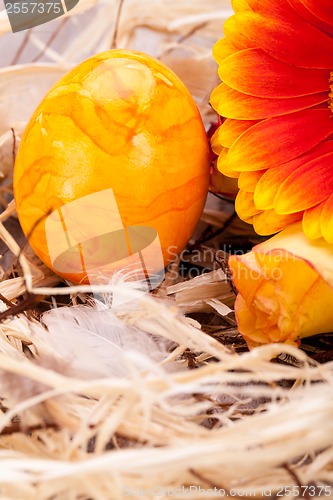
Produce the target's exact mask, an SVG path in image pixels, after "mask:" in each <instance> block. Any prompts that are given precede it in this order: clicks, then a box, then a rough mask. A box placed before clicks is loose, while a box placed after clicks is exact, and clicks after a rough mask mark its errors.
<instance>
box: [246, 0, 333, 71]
mask: <svg viewBox="0 0 333 500" xmlns="http://www.w3.org/2000/svg"><path fill="white" fill-rule="evenodd" d="M248 4H249V6H250V7H251V9H252V11H254V12H250V11H246V12H244V11H243V12H238V13H237V14H236V21H237V25H238V30H239V31H240V32H241V33H242V34H243V35H244V36H245V37H246V38H248V39H249V40H251V41H252V42H253V43H254V44H255V46H258V47H261V48H262V49H263V50H265V51H266V52H267V53H268V54H270V55H271V56H273V57H275V58H276V59H278V60H280V61H283V62H286V63H288V64H292V65H295V66H299V67H303V68H327V69H331V68H332V67H333V40H332V38H330V37H329V36H328V35H326V34H325V33H323V32H322V31H320V30H319V29H317V28H316V27H315V26H312V25H311V24H309V23H308V22H307V21H306V20H305V19H303V18H301V17H300V16H299V15H297V13H296V12H295V11H294V9H293V8H292V7H291V6H290V4H289V3H288V2H286V1H283V2H282V1H281V0H249V1H248Z"/></svg>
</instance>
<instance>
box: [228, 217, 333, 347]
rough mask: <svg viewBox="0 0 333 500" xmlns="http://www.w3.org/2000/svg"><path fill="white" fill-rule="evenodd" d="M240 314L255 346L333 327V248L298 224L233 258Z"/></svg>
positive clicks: (245, 333)
mask: <svg viewBox="0 0 333 500" xmlns="http://www.w3.org/2000/svg"><path fill="white" fill-rule="evenodd" d="M229 265H230V269H231V272H232V276H233V281H234V283H235V286H236V287H237V289H238V291H239V294H238V296H237V299H236V303H235V313H236V318H237V323H238V328H239V331H240V333H241V334H242V335H243V337H244V338H245V340H246V342H247V344H248V346H249V347H250V348H252V347H255V346H258V345H261V344H267V343H270V342H285V343H288V344H297V343H298V342H299V339H300V338H303V337H308V336H310V335H314V334H318V333H326V332H330V331H333V246H332V245H330V244H328V243H327V242H326V241H325V240H324V239H318V240H315V241H309V240H308V239H307V238H306V236H304V234H303V232H302V226H301V223H297V224H294V225H293V226H290V227H289V228H287V229H285V230H284V231H282V232H281V233H279V234H277V235H275V236H273V237H272V238H270V239H269V240H267V241H265V242H263V243H260V244H259V245H257V246H255V247H254V248H253V249H252V251H251V252H249V253H247V254H245V255H233V256H231V257H230V260H229Z"/></svg>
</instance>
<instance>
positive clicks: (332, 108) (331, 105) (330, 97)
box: [328, 71, 333, 113]
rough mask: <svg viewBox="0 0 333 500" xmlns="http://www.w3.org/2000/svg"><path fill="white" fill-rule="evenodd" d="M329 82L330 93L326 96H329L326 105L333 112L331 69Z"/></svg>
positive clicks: (332, 77) (332, 73) (332, 72)
mask: <svg viewBox="0 0 333 500" xmlns="http://www.w3.org/2000/svg"><path fill="white" fill-rule="evenodd" d="M329 83H330V93H329V94H328V97H329V99H328V106H329V108H330V110H331V111H332V113H333V71H331V73H330V80H329Z"/></svg>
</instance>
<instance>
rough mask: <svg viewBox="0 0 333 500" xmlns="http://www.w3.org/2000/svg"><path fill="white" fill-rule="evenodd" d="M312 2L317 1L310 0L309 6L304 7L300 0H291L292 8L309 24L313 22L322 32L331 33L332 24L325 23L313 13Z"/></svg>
mask: <svg viewBox="0 0 333 500" xmlns="http://www.w3.org/2000/svg"><path fill="white" fill-rule="evenodd" d="M329 1H330V0H329ZM313 3H317V0H314V2H312V5H311V6H310V5H309V7H308V8H307V7H305V4H304V2H303V1H302V0H292V6H293V8H294V9H295V10H296V11H297V12H298V13H299V14H300V15H301V16H302V17H304V19H306V20H307V21H308V22H309V23H310V24H313V25H314V26H316V27H317V28H319V29H321V30H322V31H324V32H327V33H331V34H333V26H332V25H330V24H327V23H325V22H324V21H322V20H321V19H319V17H317V16H316V15H315V14H314V13H313V12H314V10H313V9H314V8H315V6H314V5H313Z"/></svg>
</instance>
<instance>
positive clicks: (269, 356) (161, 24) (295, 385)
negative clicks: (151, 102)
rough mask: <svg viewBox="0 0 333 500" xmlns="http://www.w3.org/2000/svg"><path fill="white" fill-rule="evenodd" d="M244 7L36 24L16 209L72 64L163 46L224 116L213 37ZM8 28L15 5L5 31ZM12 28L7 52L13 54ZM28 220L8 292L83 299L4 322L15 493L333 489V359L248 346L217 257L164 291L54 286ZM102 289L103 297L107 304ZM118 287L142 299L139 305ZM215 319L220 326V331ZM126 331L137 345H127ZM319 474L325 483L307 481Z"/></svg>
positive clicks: (7, 149) (19, 104)
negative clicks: (26, 169) (37, 140)
mask: <svg viewBox="0 0 333 500" xmlns="http://www.w3.org/2000/svg"><path fill="white" fill-rule="evenodd" d="M229 13H230V5H229V2H228V1H221V0H208V1H205V2H204V1H203V0H188V1H185V0H182V1H176V0H149V1H148V0H141V1H138V0H125V1H124V2H116V1H112V0H104V1H102V0H101V1H97V0H96V1H91V0H81V1H80V2H79V4H78V6H77V7H76V8H75V9H74V10H73V11H71V12H70V13H69V14H68V16H67V17H66V18H65V22H64V19H60V20H59V21H56V22H54V23H52V29H51V28H50V33H49V34H48V35H49V36H48V37H45V33H44V34H43V33H42V31H39V30H38V29H36V30H32V31H31V32H30V33H29V34H28V35H27V36H26V37H25V45H24V46H22V45H21V46H19V45H17V44H16V46H15V47H14V49H13V50H12V53H11V54H9V55H8V54H7V56H8V57H10V58H11V61H17V62H19V63H20V64H21V63H24V65H23V66H22V65H20V66H15V67H8V68H3V69H2V70H0V77H1V79H0V134H1V136H0V168H1V173H2V178H3V181H2V183H1V185H0V192H1V201H2V204H3V206H4V208H6V207H7V203H8V200H9V197H8V196H9V195H10V192H11V181H12V169H13V160H14V156H15V151H16V149H17V146H18V143H19V140H20V134H21V132H22V130H23V128H24V126H25V123H26V121H27V119H28V117H29V114H30V113H31V111H32V109H33V107H34V106H35V105H36V104H37V102H38V100H39V99H40V98H41V97H42V95H43V93H44V92H45V91H46V90H47V88H49V86H50V85H51V84H52V83H53V82H54V81H55V80H56V79H57V78H58V77H59V76H61V74H63V72H64V71H66V68H67V67H68V66H72V65H73V64H74V63H76V62H78V61H80V60H82V59H83V58H84V57H86V56H88V55H90V54H92V53H94V52H96V51H97V50H105V49H107V48H109V47H110V46H112V45H113V44H115V45H116V46H120V47H126V46H127V47H129V46H131V47H134V48H138V49H141V50H146V51H150V50H151V51H154V52H155V53H156V55H158V56H160V57H161V59H162V60H164V61H166V62H167V63H168V64H169V65H170V66H171V67H173V68H174V69H175V70H176V71H178V72H179V74H180V75H181V76H182V77H183V79H184V80H185V81H186V83H187V84H188V85H189V88H190V90H191V91H192V93H193V94H194V96H195V98H196V99H197V102H198V105H199V107H200V109H201V112H202V114H203V117H204V120H205V122H206V124H207V125H209V123H210V122H211V120H212V114H211V110H210V108H209V105H208V96H209V94H210V91H211V90H212V88H213V87H214V86H215V84H216V81H217V77H216V67H215V64H214V62H213V61H212V57H211V47H212V45H213V43H214V42H215V40H216V39H217V38H219V37H220V34H221V25H222V21H223V19H224V18H225V17H226V16H227V15H228V14H229ZM116 19H118V20H119V23H118V25H117V26H116ZM50 26H51V25H50ZM67 29H68V30H72V31H71V32H72V33H73V36H68V31H66V30H67ZM8 30H9V25H8V21H7V19H6V16H5V14H4V13H1V14H0V32H2V33H8ZM63 33H67V37H66V44H64V43H62V41H61V36H62V34H63ZM9 36H10V35H6V36H4V37H2V38H0V50H3V48H4V47H5V45H6V44H7V45H6V47H7V49H8V50H9V48H8V40H9V38H8V37H9ZM13 36H16V35H13ZM15 40H16V39H15ZM33 61H35V62H33ZM50 62H51V63H52V64H50ZM32 82H34V84H33V85H32ZM23 89H29V91H25V92H24V91H23ZM11 129H13V131H12V130H11ZM8 193H9V194H8ZM13 215H15V207H14V206H13V204H12V203H11V204H9V206H8V208H6V210H5V211H4V212H3V213H2V215H1V224H0V237H1V239H2V241H3V242H4V244H5V245H6V246H7V247H8V249H10V251H11V253H12V256H13V257H12V259H13V261H12V262H13V263H12V267H11V268H10V269H7V268H6V267H5V265H4V264H3V263H2V265H3V267H4V268H3V270H2V275H3V276H4V279H3V281H2V282H1V283H0V293H1V294H2V296H4V297H5V298H6V299H7V301H8V300H14V299H16V298H18V297H22V294H23V293H25V292H26V290H28V291H30V292H31V293H33V294H36V293H38V294H43V295H45V296H46V297H48V296H49V295H53V296H55V295H57V294H72V295H71V301H72V302H71V303H70V305H69V306H67V307H65V308H59V309H54V310H52V311H50V312H48V313H47V314H46V315H45V316H44V317H43V318H42V320H39V319H36V318H33V317H31V316H29V315H27V314H23V313H21V314H19V315H17V316H15V317H8V318H6V319H5V320H4V321H2V322H1V323H0V370H1V381H0V389H1V390H0V394H1V397H2V399H1V404H0V429H1V435H0V446H1V449H0V460H1V467H0V492H1V493H0V495H1V499H20V500H22V499H24V500H29V499H34V500H35V499H43V500H44V499H45V500H46V499H50V500H51V499H52V500H57V499H59V500H60V499H61V500H67V499H68V500H73V499H94V500H99V499H101V500H102V499H103V500H108V499H123V498H126V497H128V496H132V497H139V498H144V499H153V498H159V497H161V496H162V497H163V496H164V497H172V498H184V497H186V498H205V499H206V498H209V497H210V496H212V495H213V493H214V492H213V489H214V488H217V490H219V491H220V492H219V496H222V495H223V492H224V493H225V496H226V495H227V494H229V495H233V496H234V497H235V498H239V497H241V496H242V497H244V496H245V495H248V496H252V497H253V498H254V497H256V498H261V497H263V496H264V494H263V491H264V492H265V493H266V496H273V494H274V492H277V491H279V488H280V489H281V487H285V486H287V485H288V486H295V487H298V489H299V491H300V492H301V493H302V496H303V498H319V497H321V498H322V497H323V496H328V495H327V494H326V493H325V492H328V493H331V490H330V489H329V488H328V489H326V490H325V489H324V487H325V485H329V486H330V485H332V484H333V440H332V436H333V401H332V397H331V396H332V390H333V363H332V362H328V363H326V364H322V365H320V364H318V363H315V362H314V361H313V360H311V359H310V358H309V357H307V355H306V354H305V353H304V352H303V351H301V350H298V349H296V348H294V347H292V346H285V345H267V346H264V347H260V348H257V349H254V350H253V351H251V352H247V351H246V352H239V351H238V350H237V349H236V347H237V342H238V341H239V336H238V335H237V332H236V330H235V328H234V320H233V317H232V314H231V313H230V311H231V308H232V304H233V298H234V295H233V293H232V291H231V290H230V286H229V283H228V280H227V277H226V275H225V274H224V272H223V269H220V268H218V267H216V266H213V268H212V271H211V272H210V273H207V274H205V275H203V276H199V277H197V278H194V279H191V280H189V281H184V279H182V278H181V277H180V275H179V272H178V264H177V262H176V263H174V264H173V266H172V267H171V269H170V270H169V273H168V274H167V276H166V279H165V281H164V283H163V284H162V286H161V288H160V290H159V291H158V292H157V293H155V295H154V296H147V295H143V294H142V293H140V292H139V291H137V290H134V289H133V287H132V286H131V285H129V284H128V283H123V282H122V279H119V280H118V281H116V280H114V281H113V283H112V284H111V285H109V286H107V287H104V288H103V289H102V290H101V289H99V290H98V291H97V290H96V289H94V288H92V289H89V290H88V289H87V288H85V287H68V288H66V287H62V288H54V287H55V285H56V284H57V283H58V282H59V278H57V277H56V276H54V275H53V274H52V273H51V272H50V271H49V270H47V269H46V268H45V266H43V265H42V264H41V263H40V262H39V261H38V259H37V258H36V257H35V256H33V254H32V252H31V251H30V250H29V249H28V248H27V247H24V248H23V250H22V244H20V240H19V237H18V233H17V232H16V231H14V233H13V234H11V232H10V231H8V229H7V227H8V226H6V224H7V223H8V222H9V221H10V220H12V217H13ZM223 217H224V215H221V213H220V212H219V211H217V210H215V209H212V208H209V209H207V211H206V212H205V214H204V217H203V219H204V220H206V222H209V223H210V224H213V225H215V226H216V227H217V228H219V227H223V224H224V222H223ZM221 218H222V220H221ZM238 229H239V228H238ZM238 229H237V231H238ZM2 262H3V261H2ZM88 291H91V292H94V293H95V294H96V293H97V292H98V293H99V294H101V293H102V292H103V294H104V295H103V301H102V302H99V301H96V300H93V299H91V297H90V296H88V295H87V293H88ZM99 296H100V295H99ZM115 297H118V298H119V297H120V298H124V297H127V299H128V297H130V298H131V301H130V305H129V302H128V300H127V302H126V300H125V299H124V300H120V301H119V300H118V302H117V301H116V300H115ZM82 303H84V305H82ZM117 304H118V305H117ZM0 306H1V311H2V312H3V311H6V310H7V309H8V307H9V306H8V303H7V305H6V304H5V302H1V303H0ZM189 313H190V314H191V317H188V316H185V315H184V314H189ZM59 315H60V316H59ZM204 315H206V316H205V317H208V316H209V315H212V316H214V317H215V319H216V318H218V320H219V321H218V322H217V323H216V325H217V326H216V327H213V326H211V327H210V329H209V328H206V325H205V324H204V320H203V317H204ZM207 315H208V316H207ZM105 317H106V318H107V321H106V323H105V321H104V320H103V318H105ZM90 318H94V321H93V322H92V321H91V319H90ZM102 320H103V321H104V322H103V321H102ZM92 323H93V326H92ZM105 324H106V325H108V326H107V327H105ZM46 325H47V326H48V328H47V327H46ZM78 325H79V326H78ZM79 327H80V330H78V328H79ZM207 332H210V333H209V334H208V333H207ZM224 333H225V334H226V335H229V342H227V343H225V345H224V343H223V342H221V338H223V335H224ZM78 336H79V337H78ZM78 339H79V340H78ZM111 339H112V342H111ZM124 339H127V340H128V339H130V341H131V342H134V348H133V345H132V347H131V349H129V350H128V351H126V349H124V342H125V340H124ZM230 339H231V342H230ZM127 340H126V342H127ZM126 342H125V343H126ZM135 346H136V347H135ZM152 346H153V349H152ZM111 348H112V349H115V348H116V349H118V352H119V355H117V356H115V355H112V354H110V353H111V352H113V351H112V350H110V349H111ZM154 349H155V351H156V352H155V354H156V356H157V357H156V358H154V357H152V352H151V351H152V350H154ZM122 356H123V357H122ZM278 360H280V362H278ZM281 360H283V362H281ZM311 484H317V485H319V486H322V488H323V489H322V490H321V491H320V489H319V488H317V490H311V489H309V488H308V489H306V488H305V487H306V485H311ZM300 485H304V488H303V490H302V489H301V488H300ZM281 491H282V493H283V491H284V490H281ZM293 491H294V492H296V491H297V490H296V489H294V490H293ZM320 493H321V494H320ZM215 496H217V495H215ZM294 496H296V495H294Z"/></svg>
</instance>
